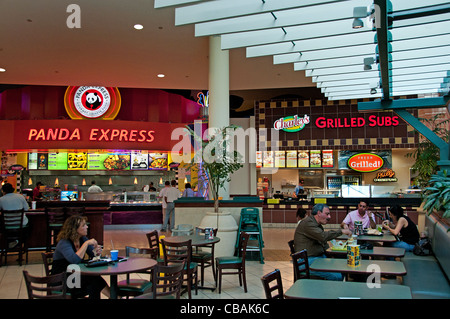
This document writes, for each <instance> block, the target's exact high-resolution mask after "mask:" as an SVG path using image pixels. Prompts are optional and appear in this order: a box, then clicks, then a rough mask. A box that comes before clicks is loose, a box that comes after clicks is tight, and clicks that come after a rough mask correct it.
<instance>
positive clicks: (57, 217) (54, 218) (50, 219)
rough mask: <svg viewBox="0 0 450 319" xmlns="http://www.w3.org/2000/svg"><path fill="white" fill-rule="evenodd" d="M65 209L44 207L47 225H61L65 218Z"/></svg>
mask: <svg viewBox="0 0 450 319" xmlns="http://www.w3.org/2000/svg"><path fill="white" fill-rule="evenodd" d="M66 216H67V215H66V210H65V209H64V207H46V208H45V219H46V221H47V225H62V224H64V221H65V220H66Z"/></svg>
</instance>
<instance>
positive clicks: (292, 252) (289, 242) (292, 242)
mask: <svg viewBox="0 0 450 319" xmlns="http://www.w3.org/2000/svg"><path fill="white" fill-rule="evenodd" d="M288 245H289V249H290V251H291V255H292V254H295V247H294V240H293V239H291V240H290V241H288Z"/></svg>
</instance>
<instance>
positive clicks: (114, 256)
mask: <svg viewBox="0 0 450 319" xmlns="http://www.w3.org/2000/svg"><path fill="white" fill-rule="evenodd" d="M118 259H119V251H118V250H117V249H113V250H111V260H112V261H117V260H118Z"/></svg>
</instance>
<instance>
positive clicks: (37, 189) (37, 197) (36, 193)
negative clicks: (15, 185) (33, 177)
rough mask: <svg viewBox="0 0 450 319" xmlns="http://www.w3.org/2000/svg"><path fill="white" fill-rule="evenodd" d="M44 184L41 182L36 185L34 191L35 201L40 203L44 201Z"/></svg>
mask: <svg viewBox="0 0 450 319" xmlns="http://www.w3.org/2000/svg"><path fill="white" fill-rule="evenodd" d="M42 185H43V184H42V183H41V182H37V183H36V187H35V188H34V189H33V200H34V201H39V200H42V193H41V186H42Z"/></svg>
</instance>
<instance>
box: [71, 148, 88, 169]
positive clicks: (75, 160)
mask: <svg viewBox="0 0 450 319" xmlns="http://www.w3.org/2000/svg"><path fill="white" fill-rule="evenodd" d="M67 163H68V170H69V171H70V170H84V169H87V152H80V153H67Z"/></svg>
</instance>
